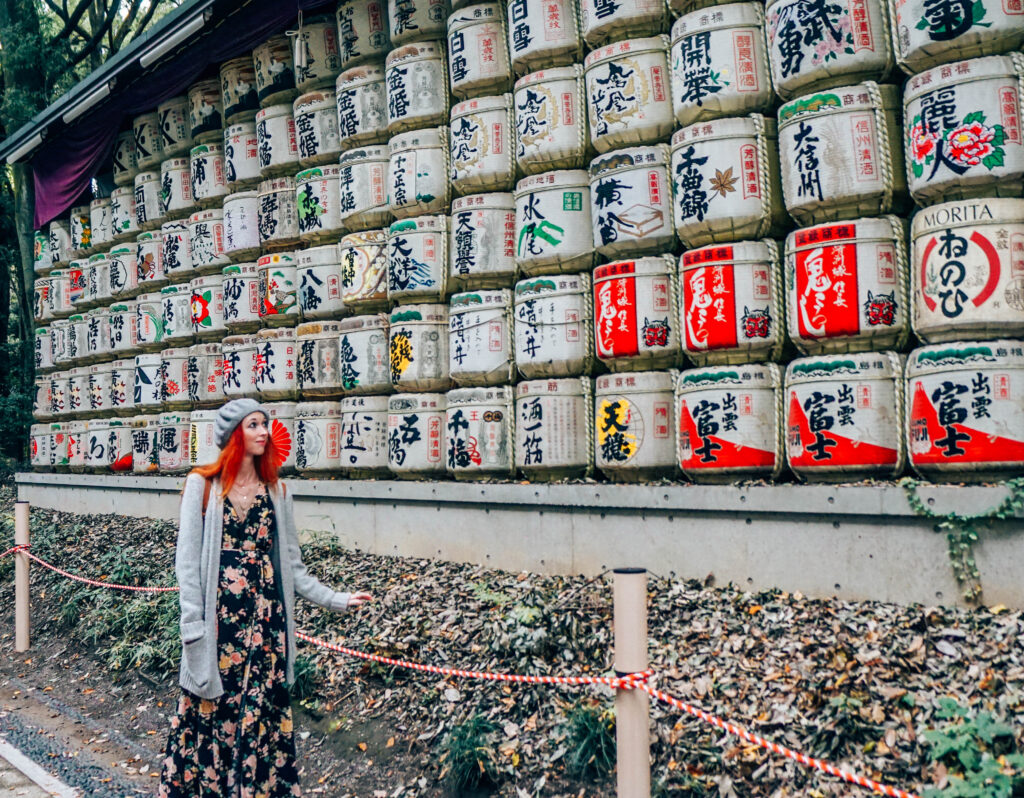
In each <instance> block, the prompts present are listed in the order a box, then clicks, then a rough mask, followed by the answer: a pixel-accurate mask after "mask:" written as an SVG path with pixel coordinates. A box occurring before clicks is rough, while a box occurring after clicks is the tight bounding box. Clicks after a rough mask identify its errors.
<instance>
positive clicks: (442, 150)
mask: <svg viewBox="0 0 1024 798" xmlns="http://www.w3.org/2000/svg"><path fill="white" fill-rule="evenodd" d="M388 152H389V155H390V159H389V163H388V183H387V188H388V206H389V209H390V211H391V213H392V215H393V216H394V217H395V218H396V219H404V218H407V217H409V216H419V215H422V214H427V213H447V212H448V203H449V201H450V199H451V188H452V185H451V182H450V181H449V179H448V156H449V151H448V128H446V127H438V128H427V129H425V130H413V131H411V132H409V133H402V134H399V135H397V136H394V137H392V139H391V141H389V142H388ZM346 224H347V222H346Z"/></svg>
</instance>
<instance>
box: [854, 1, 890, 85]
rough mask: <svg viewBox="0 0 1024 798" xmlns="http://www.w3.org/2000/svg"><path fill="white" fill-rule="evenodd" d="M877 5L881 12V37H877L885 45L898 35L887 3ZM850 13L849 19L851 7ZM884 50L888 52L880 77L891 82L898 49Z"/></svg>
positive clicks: (888, 48)
mask: <svg viewBox="0 0 1024 798" xmlns="http://www.w3.org/2000/svg"><path fill="white" fill-rule="evenodd" d="M878 5H879V6H880V7H881V10H882V35H881V36H880V37H879V39H880V40H881V41H882V42H885V43H886V44H888V43H889V42H890V41H892V40H893V39H894V38H896V37H897V35H898V34H897V33H896V24H895V21H894V20H893V19H892V17H891V16H890V14H889V12H890V5H889V3H888V2H885V3H879V4H878ZM851 6H852V4H851ZM850 13H851V17H852V14H853V9H852V7H851V8H850ZM886 49H887V50H888V52H887V53H886V54H885V66H884V67H883V69H882V75H884V76H890V77H889V79H890V81H891V80H892V78H891V75H892V72H893V70H894V69H895V68H896V65H897V63H898V58H897V53H899V47H898V46H893V47H887V48H886Z"/></svg>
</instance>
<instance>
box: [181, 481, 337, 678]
mask: <svg viewBox="0 0 1024 798" xmlns="http://www.w3.org/2000/svg"><path fill="white" fill-rule="evenodd" d="M204 487H205V481H204V479H203V477H201V476H199V475H198V474H190V475H189V476H188V478H187V479H186V480H185V490H184V492H183V493H182V497H181V522H180V524H179V526H178V547H177V550H176V552H175V558H174V572H175V574H176V575H177V577H178V586H179V588H180V592H179V594H178V598H179V601H180V603H181V622H180V627H181V668H180V671H179V675H178V683H179V684H180V685H181V686H182V687H184V688H185V689H186V690H188V691H189V692H190V693H193V694H194V695H197V696H199V697H200V698H217V697H218V696H219V695H221V694H222V693H223V692H224V686H223V685H222V684H221V679H220V669H219V667H218V662H217V584H218V582H219V577H220V548H221V534H222V531H223V524H224V513H223V499H222V498H221V495H220V480H219V479H217V478H214V479H212V480H211V485H210V501H209V504H208V505H207V508H206V516H205V522H204V518H203V507H202V505H203V491H204ZM270 498H271V502H272V503H273V505H274V516H275V518H276V521H277V535H276V536H275V537H274V540H273V543H272V548H271V558H272V560H273V563H274V573H275V574H276V575H277V578H278V579H279V580H280V581H279V585H280V588H281V594H282V597H283V599H284V612H285V618H286V626H287V629H288V635H287V637H288V644H287V653H288V656H287V662H288V665H287V677H286V679H287V683H288V684H289V685H291V684H292V683H293V682H294V681H295V671H294V662H295V593H298V594H299V595H300V596H302V597H303V598H306V599H309V600H310V601H312V602H314V603H315V604H319V605H320V606H321V607H326V608H327V609H330V610H334V611H335V612H343V611H345V610H346V609H348V604H349V598H350V594H349V593H338V592H335V591H334V590H331V589H330V588H329V587H327V586H326V585H324V584H323V583H321V582H320V581H319V580H318V579H317V578H316V577H314V576H313V575H312V574H310V573H309V572H308V571H307V570H306V566H305V565H304V564H303V562H302V553H301V552H300V551H299V537H298V534H297V532H296V531H295V516H294V512H293V507H292V497H291V495H290V494H289V493H288V492H287V491H286V490H284V488H283V483H282V482H281V481H280V480H279V481H278V483H277V486H276V487H275V488H273V489H272V490H271V491H270ZM282 542H283V543H284V561H285V563H287V565H288V567H284V568H282V567H281V560H282V548H281V546H280V545H279V544H280V543H282Z"/></svg>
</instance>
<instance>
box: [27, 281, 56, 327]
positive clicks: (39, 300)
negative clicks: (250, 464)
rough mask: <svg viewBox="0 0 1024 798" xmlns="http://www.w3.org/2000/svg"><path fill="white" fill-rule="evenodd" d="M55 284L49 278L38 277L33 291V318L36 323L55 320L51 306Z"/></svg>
mask: <svg viewBox="0 0 1024 798" xmlns="http://www.w3.org/2000/svg"><path fill="white" fill-rule="evenodd" d="M52 291H53V282H52V281H51V280H50V278H49V277H37V278H36V280H35V282H34V283H33V290H32V318H33V320H34V321H36V322H43V321H49V320H50V319H52V318H53V310H52V309H51V306H50V294H51V292H52Z"/></svg>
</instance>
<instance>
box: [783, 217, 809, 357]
mask: <svg viewBox="0 0 1024 798" xmlns="http://www.w3.org/2000/svg"><path fill="white" fill-rule="evenodd" d="M782 257H783V260H782V275H783V279H784V285H785V293H786V302H785V307H786V326H787V327H788V333H789V339H790V340H791V341H792V342H793V344H794V345H795V346H796V348H797V349H799V350H800V352H801V354H806V352H807V350H806V349H805V348H804V345H803V344H804V342H803V340H802V339H801V338H800V325H799V324H797V317H796V305H797V302H796V233H795V231H794V232H792V233H790V234H789V235H787V236H786V242H785V245H784V250H783V255H782Z"/></svg>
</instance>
